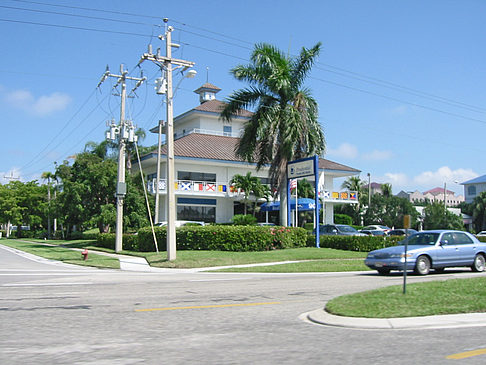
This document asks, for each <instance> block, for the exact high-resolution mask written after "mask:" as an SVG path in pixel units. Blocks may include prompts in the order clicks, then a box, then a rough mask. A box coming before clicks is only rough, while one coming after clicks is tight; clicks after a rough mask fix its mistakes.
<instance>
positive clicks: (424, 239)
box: [402, 233, 439, 245]
mask: <svg viewBox="0 0 486 365" xmlns="http://www.w3.org/2000/svg"><path fill="white" fill-rule="evenodd" d="M438 239H439V233H417V234H414V235H412V236H410V237H409V238H408V245H435V243H436V242H437V240H438ZM402 244H405V241H403V242H402Z"/></svg>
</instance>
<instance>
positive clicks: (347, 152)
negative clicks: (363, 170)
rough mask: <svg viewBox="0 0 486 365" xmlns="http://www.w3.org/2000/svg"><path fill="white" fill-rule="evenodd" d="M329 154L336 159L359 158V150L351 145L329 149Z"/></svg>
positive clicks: (346, 144)
mask: <svg viewBox="0 0 486 365" xmlns="http://www.w3.org/2000/svg"><path fill="white" fill-rule="evenodd" d="M327 154H328V155H330V156H332V157H334V158H345V159H354V158H356V157H358V149H357V148H356V146H353V145H352V144H349V143H342V144H341V145H340V146H339V147H338V148H336V149H334V148H328V149H327Z"/></svg>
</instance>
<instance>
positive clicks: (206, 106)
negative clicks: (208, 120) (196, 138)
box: [192, 99, 253, 118]
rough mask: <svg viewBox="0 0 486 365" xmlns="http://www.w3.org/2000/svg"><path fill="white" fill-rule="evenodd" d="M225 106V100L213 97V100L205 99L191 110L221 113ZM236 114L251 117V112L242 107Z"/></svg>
mask: <svg viewBox="0 0 486 365" xmlns="http://www.w3.org/2000/svg"><path fill="white" fill-rule="evenodd" d="M225 106H226V103H225V102H223V101H220V100H216V99H213V100H209V101H206V102H204V103H202V104H201V105H198V106H196V107H195V108H194V109H192V110H198V111H203V112H210V113H217V114H221V112H222V111H223V109H224V107H225ZM236 115H237V116H239V117H247V118H251V116H252V115H253V113H252V112H250V111H248V110H245V109H242V110H241V111H240V112H238V113H237V114H236Z"/></svg>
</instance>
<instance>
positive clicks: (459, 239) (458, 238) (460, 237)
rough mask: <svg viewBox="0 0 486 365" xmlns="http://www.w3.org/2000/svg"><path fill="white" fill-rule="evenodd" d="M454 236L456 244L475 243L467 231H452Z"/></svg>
mask: <svg viewBox="0 0 486 365" xmlns="http://www.w3.org/2000/svg"><path fill="white" fill-rule="evenodd" d="M452 236H453V237H454V243H455V244H456V245H468V244H471V243H473V240H472V239H471V238H470V237H469V236H468V235H467V234H465V233H460V232H455V233H452Z"/></svg>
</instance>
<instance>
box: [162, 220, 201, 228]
mask: <svg viewBox="0 0 486 365" xmlns="http://www.w3.org/2000/svg"><path fill="white" fill-rule="evenodd" d="M166 225H167V222H159V223H155V224H154V226H158V227H164V226H166ZM205 225H206V223H204V222H202V221H175V226H176V228H178V227H183V226H205Z"/></svg>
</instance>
